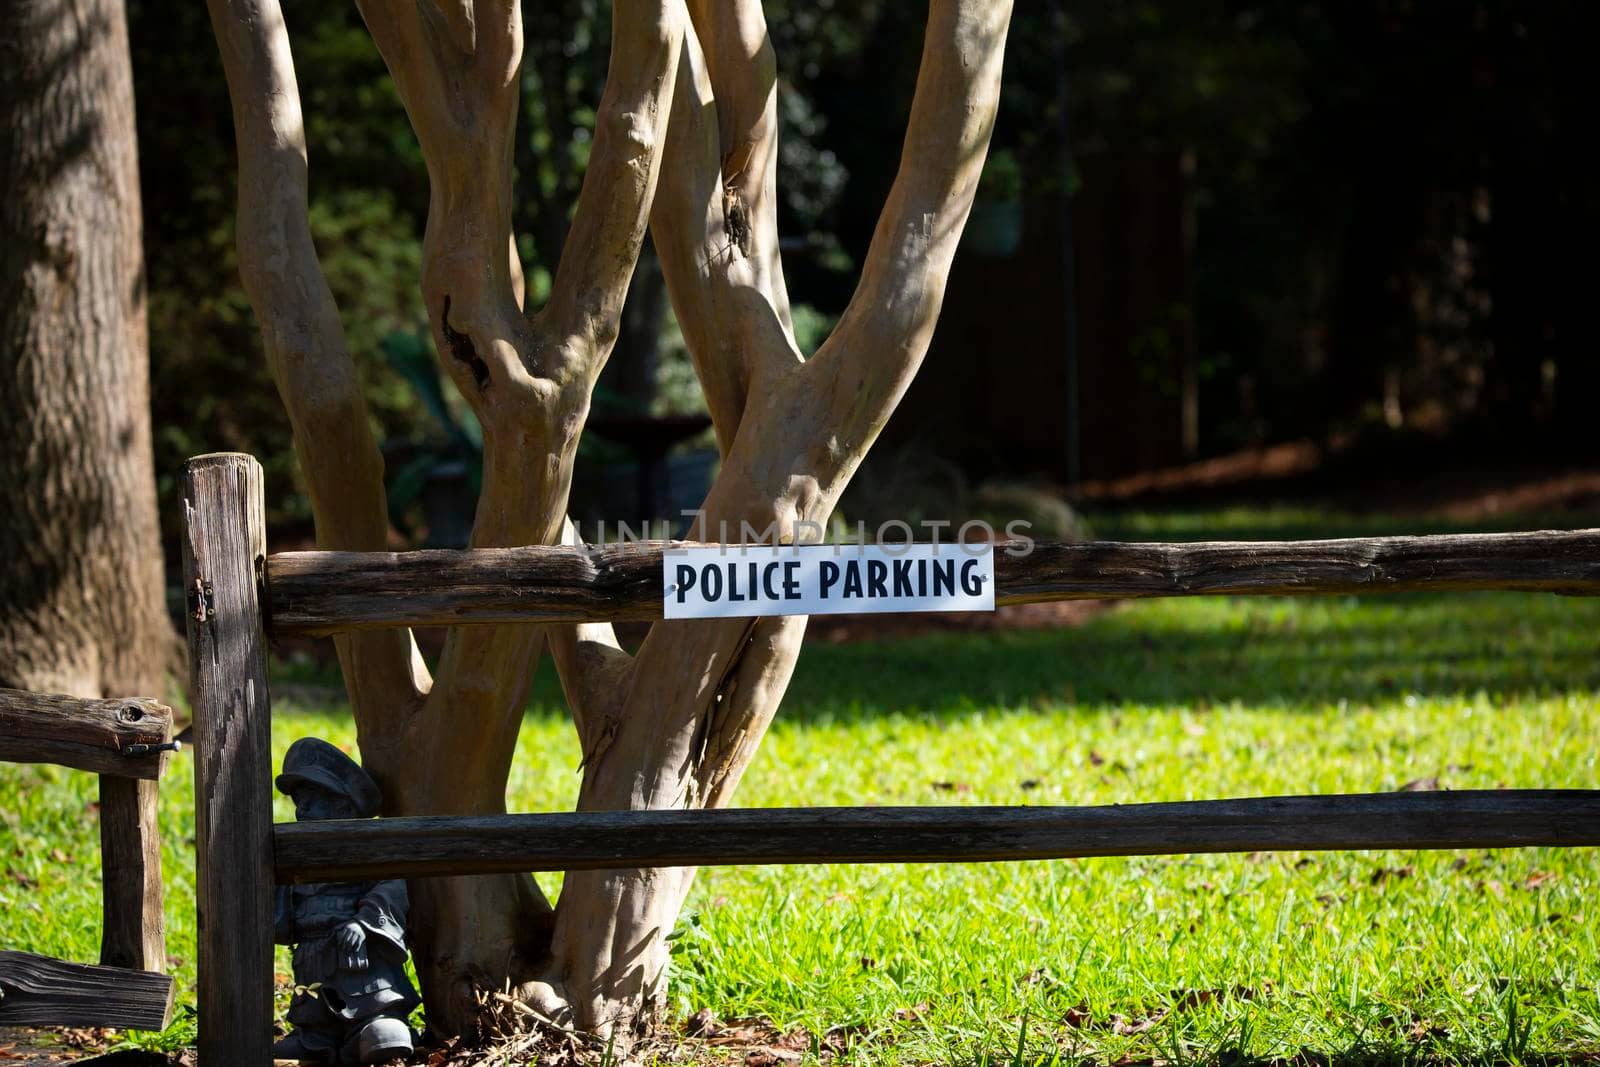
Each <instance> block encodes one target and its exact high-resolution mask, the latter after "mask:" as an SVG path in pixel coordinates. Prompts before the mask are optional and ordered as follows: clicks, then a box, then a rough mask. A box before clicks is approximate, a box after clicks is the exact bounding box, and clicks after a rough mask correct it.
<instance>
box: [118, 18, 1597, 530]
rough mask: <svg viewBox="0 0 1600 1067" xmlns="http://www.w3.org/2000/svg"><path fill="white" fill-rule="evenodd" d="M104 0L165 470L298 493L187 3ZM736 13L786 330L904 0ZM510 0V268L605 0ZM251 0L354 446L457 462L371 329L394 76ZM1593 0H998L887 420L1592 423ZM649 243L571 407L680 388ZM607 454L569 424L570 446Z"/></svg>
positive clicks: (352, 26) (314, 22)
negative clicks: (960, 210)
mask: <svg viewBox="0 0 1600 1067" xmlns="http://www.w3.org/2000/svg"><path fill="white" fill-rule="evenodd" d="M129 10H130V21H131V28H132V34H133V49H134V57H133V58H134V70H135V77H136V95H137V102H138V109H139V127H140V128H139V137H140V155H141V166H142V173H143V181H144V202H145V211H146V241H147V246H148V247H147V261H148V264H149V272H150V305H151V345H152V368H153V372H152V373H153V375H154V396H155V412H154V422H155V427H156V441H157V469H158V471H160V472H161V489H162V493H163V499H164V501H165V502H167V503H168V504H170V498H171V493H172V487H173V483H174V479H175V476H176V473H177V471H178V470H179V468H180V466H181V464H182V461H183V460H184V458H186V457H187V456H188V455H191V454H194V453H197V452H201V451H210V450H217V449H240V450H246V451H250V452H253V453H255V454H256V455H257V456H259V457H261V458H262V460H263V462H264V463H265V464H266V467H267V471H268V477H269V488H268V499H269V501H271V502H272V504H273V508H274V512H275V514H274V518H275V520H276V521H277V522H278V524H279V525H280V526H301V527H303V526H304V525H305V521H306V509H305V505H304V503H303V500H302V499H301V498H300V497H299V496H297V495H296V493H295V489H294V475H293V458H292V454H291V451H290V448H289V438H288V428H287V424H286V421H285V419H284V417H283V415H282V413H281V410H280V408H279V406H278V404H277V400H276V397H275V396H274V394H273V391H272V387H271V383H270V381H269V379H268V376H267V373H266V370H265V367H264V364H263V361H262V359H261V358H260V354H259V340H258V337H257V333H256V329H255V325H254V323H253V321H252V317H251V314H250V311H249V307H248V304H247V302H246V301H245V299H244V297H243V294H242V292H241V290H240V287H239V284H238V280H237V270H236V263H235V259H234V251H233V232H232V213H233V210H234V207H233V200H234V150H233V139H232V130H231V117H230V112H229V107H228V102H227V94H226V89H225V86H224V83H223V79H222V73H221V68H220V64H219V63H218V61H217V59H216V50H215V46H214V43H213V41H212V39H211V31H210V26H209V23H208V22H207V19H206V16H205V13H204V10H203V8H201V7H196V6H193V5H171V4H156V3H152V2H150V0H130V3H129ZM767 13H768V19H769V22H770V24H771V32H772V35H773V42H774V45H775V48H776V50H777V54H778V57H779V63H780V78H781V84H780V90H781V96H780V101H781V102H780V115H781V120H782V127H783V140H782V154H781V157H780V161H781V163H780V165H781V173H780V176H779V186H780V190H781V191H782V195H783V200H782V220H781V224H782V232H783V234H784V238H785V249H786V263H787V269H788V274H789V279H790V284H791V289H792V292H793V295H794V299H795V302H796V304H797V305H800V307H799V311H798V319H799V323H800V327H801V329H800V333H801V335H802V336H801V340H802V344H803V345H805V346H811V345H814V344H815V343H817V342H818V341H819V340H820V339H821V338H822V337H823V336H824V335H825V334H826V331H827V329H828V327H829V325H830V324H831V322H832V320H833V318H834V317H835V316H837V314H838V313H839V312H840V310H842V308H843V306H844V304H845V302H846V301H847V300H848V299H849V296H850V293H851V291H852V288H853V284H854V277H855V272H856V269H857V266H858V265H859V263H860V262H861V260H862V258H863V256H864V253H865V249H866V245H867V242H868V240H869V239H870V236H871V232H872V226H873V223H874V221H875V217H876V213H877V210H878V208H879V206H880V204H881V203H882V198H883V195H884V193H885V191H886V190H887V188H888V185H889V183H890V181H891V180H892V178H893V175H894V171H895V168H896V167H897V166H898V163H899V159H898V154H899V146H900V139H901V134H902V131H903V128H904V121H905V116H906V112H907V110H908V108H909V105H910V98H911V91H912V87H913V82H914V77H915V70H916V64H917V59H918V54H919V50H920V46H921V28H922V20H923V18H924V16H925V6H924V5H922V4H915V3H909V2H902V0H860V2H853V3H842V2H837V0H834V2H829V0H772V2H769V3H768V4H767ZM524 14H525V19H526V24H527V40H528V45H527V56H526V60H525V63H524V73H523V86H524V92H523V106H522V111H521V122H522V126H521V136H520V138H519V143H518V146H517V154H516V166H517V170H518V176H517V181H518V186H517V188H518V196H519V199H518V200H517V203H516V217H515V224H516V227H517V232H518V235H519V242H520V244H521V247H522V252H523V255H524V258H525V260H526V261H527V263H528V266H529V278H530V291H531V294H532V296H533V298H534V299H539V298H542V295H543V293H544V292H545V291H546V289H547V287H548V284H549V276H550V271H551V270H552V269H553V268H554V266H555V263H556V260H557V258H558V256H559V249H560V246H561V243H562V240H563V238H564V235H565V230H566V224H567V220H568V215H569V211H570V207H571V203H572V200H573V197H574V196H575V193H576V190H577V187H578V182H579V180H580V179H581V175H582V171H583V165H584V162H585V159H586V156H587V151H588V144H589V132H590V128H591V125H592V120H593V108H594V106H595V103H596V102H597V101H598V99H599V94H600V90H601V87H602V84H603V81H604V74H605V66H606V58H607V57H606V51H607V48H606V41H607V36H608V19H609V14H608V5H605V4H603V3H602V2H600V0H549V2H545V3H539V4H528V5H526V6H525V12H524ZM286 16H287V18H288V21H289V24H290V27H291V32H292V36H293V40H294V48H295V55H296V60H297V67H298V72H299V77H300V86H301V92H302V96H303V100H304V104H305V114H306V123H307V134H308V141H309V144H310V154H311V175H312V203H311V216H312V224H313V231H314V233H315V236H316V240H317V245H318V248H319V250H320V252H321V254H322V256H323V260H324V265H325V268H326V271H327V274H328V278H329V282H330V284H331V286H332V288H333V291H334V295H335V297H336V299H337V301H338V303H339V306H340V308H341V310H342V312H343V316H344V322H345V329H346V333H347V337H348V339H349V343H350V347H351V350H352V352H353V353H354V355H355V358H356V360H357V361H358V363H359V364H360V365H361V366H362V368H363V369H364V372H365V374H366V381H367V383H368V384H367V388H368V394H369V400H370V403H371V408H372V417H373V419H374V420H375V422H376V424H377V430H378V433H379V437H380V440H381V441H383V442H385V449H386V452H387V453H388V454H389V456H390V474H391V479H393V478H394V477H395V476H396V472H397V471H401V470H405V469H408V468H407V464H408V463H410V462H411V461H412V460H414V459H415V458H416V457H417V456H418V455H429V456H431V455H432V453H430V452H428V451H427V450H429V449H433V450H435V451H438V452H439V453H440V454H448V453H450V451H451V449H456V450H457V451H458V452H460V451H462V450H463V449H465V452H464V453H463V455H464V456H465V461H466V462H467V463H468V464H469V465H470V462H471V454H470V448H468V447H467V446H465V445H462V444H461V442H462V441H463V440H467V441H470V439H471V436H472V435H471V432H470V429H471V428H470V426H466V425H465V423H466V416H465V413H464V412H463V411H462V410H461V408H460V405H459V404H458V403H454V402H453V400H452V399H451V398H450V397H449V395H448V391H446V393H445V394H444V402H443V403H444V410H445V411H446V412H447V414H448V418H449V419H450V420H455V421H456V422H457V423H458V425H457V426H455V427H454V428H452V427H450V426H447V425H445V420H442V419H441V418H440V415H439V408H438V405H437V404H435V405H434V406H433V407H430V406H429V404H428V403H427V399H426V392H427V389H426V388H421V389H419V387H418V384H417V382H416V380H415V377H416V376H415V374H413V375H412V378H410V379H408V377H407V376H406V375H405V374H403V373H401V371H400V370H399V369H397V367H396V365H395V362H394V361H393V360H392V359H390V358H388V357H386V356H385V355H384V354H383V347H382V342H383V341H384V339H385V338H386V337H390V336H391V335H392V334H394V333H396V332H397V331H404V332H417V333H419V334H420V335H421V336H423V337H425V336H426V330H425V317H424V312H423V308H422V307H421V303H420V298H419V295H418V289H417V267H418V262H419V258H420V239H421V233H422V227H423V223H424V215H425V212H426V204H427V180H426V174H425V173H424V169H423V166H422V162H421V157H420V154H419V152H418V150H417V147H416V144H415V141H414V139H413V137H412V135H411V133H410V130H409V127H408V125H407V123H406V120H405V116H404V113H403V111H402V110H401V108H400V106H399V102H398V99H397V97H396V95H395V92H394V90H393V88H392V86H391V85H390V83H389V81H388V78H387V75H386V73H385V71H384V68H383V64H382V61H381V59H380V58H379V56H378V55H377V52H376V50H375V49H374V48H373V46H372V44H371V42H370V40H369V39H368V38H367V36H366V33H365V31H364V29H363V28H362V26H361V24H360V19H359V16H358V15H357V14H356V12H355V10H354V8H353V6H349V5H332V6H329V5H321V4H313V3H307V2H305V0H289V2H288V3H287V4H286ZM1597 23H1600V16H1597V15H1596V14H1595V13H1594V9H1593V8H1592V7H1591V6H1590V5H1585V4H1581V3H1576V2H1571V3H1562V2H1556V0H1552V2H1549V3H1538V4H1531V3H1525V4H1519V3H1514V2H1511V0H1475V2H1470V3H1469V2H1449V0H1438V2H1427V0H1410V2H1402V0H1341V2H1339V3H1320V4H1317V3H1305V2H1294V0H1257V2H1250V3H1242V2H1225V0H1149V2H1135V3H1120V2H1119V3H1110V2H1090V3H1079V4H1073V5H1070V7H1069V6H1067V5H1063V4H1061V3H1058V2H1057V0H1021V2H1020V3H1019V4H1018V6H1017V11H1016V16H1015V22H1014V25H1013V31H1012V36H1011V43H1010V46H1009V49H1008V57H1007V81H1006V88H1005V94H1004V99H1003V106H1002V112H1001V116H1000V120H999V126H998V128H997V131H996V136H995V146H994V151H993V153H992V155H991V161H990V165H989V167H988V169H987V171H986V173H985V179H984V185H983V189H982V191H981V193H980V198H979V204H978V207H977V208H976V209H975V213H974V219H973V224H972V227H971V231H972V233H971V239H970V240H969V241H968V243H967V245H966V246H964V248H963V251H962V253H961V255H960V257H959V258H958V263H957V269H956V274H955V276H954V278H953V280H952V286H951V292H950V296H949V299H948V300H947V304H946V310H945V316H944V319H943V320H942V322H941V327H940V335H939V339H938V340H937V341H936V344H935V348H934V351H933V353H932V355H931V356H930V361H929V364H928V366H927V368H926V369H925V371H924V375H923V379H921V380H919V382H918V383H917V385H916V386H914V388H913V390H912V392H911V394H910V395H909V396H908V398H907V401H906V407H905V409H904V410H903V411H902V413H901V415H900V416H899V417H898V418H897V419H896V422H895V425H894V428H893V432H892V433H891V435H890V439H889V440H888V441H886V443H885V448H886V454H890V455H892V454H894V452H893V450H894V449H895V448H896V447H897V446H899V447H901V448H902V450H904V449H909V448H916V449H917V450H919V451H922V452H927V451H930V450H931V451H932V452H934V453H943V455H942V456H941V457H940V458H941V459H942V460H947V461H948V463H949V464H950V465H951V466H952V467H953V468H955V469H958V470H963V471H966V472H967V473H968V474H969V475H971V476H973V477H977V476H979V475H982V474H988V473H1001V474H1006V475H1011V476H1017V477H1028V478H1033V479H1038V480H1043V481H1047V482H1050V483H1053V484H1057V485H1060V486H1062V487H1063V488H1065V489H1068V490H1071V489H1073V488H1074V486H1075V485H1076V484H1077V483H1078V481H1079V480H1080V479H1083V480H1086V481H1088V482H1090V483H1092V482H1093V481H1094V480H1095V479H1102V480H1103V479H1106V478H1113V477H1116V476H1121V475H1126V474H1130V473H1135V472H1137V471H1139V470H1145V469H1149V468H1153V467H1161V466H1170V465H1173V464H1177V463H1182V462H1185V461H1187V460H1190V459H1194V458H1197V457H1206V456H1218V455H1223V454H1227V453H1231V452H1235V451H1237V450H1239V449H1247V448H1253V447H1259V446H1263V445H1270V444H1272V443H1275V442H1282V441H1290V440H1297V439H1311V440H1314V441H1317V442H1319V443H1324V444H1326V443H1327V442H1340V443H1341V446H1346V445H1348V444H1349V443H1350V442H1361V441H1374V440H1376V441H1382V442H1385V447H1391V446H1392V445H1393V444H1394V443H1395V442H1397V441H1398V442H1409V443H1411V444H1416V445H1417V448H1416V449H1412V451H1416V452H1417V453H1418V454H1421V455H1426V456H1430V457H1434V459H1433V460H1430V462H1432V461H1436V460H1437V457H1438V456H1439V455H1440V454H1441V449H1443V450H1445V451H1446V452H1448V453H1450V454H1458V455H1465V456H1469V457H1470V456H1476V455H1487V454H1493V455H1495V456H1499V457H1504V456H1515V457H1517V458H1518V459H1525V460H1527V461H1529V462H1543V463H1561V462H1566V461H1569V460H1571V459H1572V458H1573V457H1574V456H1575V455H1576V454H1578V453H1579V452H1580V451H1586V450H1590V449H1592V444H1591V443H1590V442H1591V440H1592V437H1593V435H1592V434H1591V433H1589V432H1587V431H1588V427H1587V426H1586V424H1585V423H1586V419H1587V411H1586V407H1587V405H1588V403H1589V402H1590V400H1591V398H1592V397H1593V396H1594V395H1595V388H1596V385H1597V384H1600V370H1597V362H1596V359H1595V355H1594V353H1593V351H1592V348H1593V345H1592V342H1590V341H1589V340H1588V338H1587V336H1586V331H1585V330H1584V327H1585V326H1586V325H1587V323H1586V321H1585V320H1586V317H1587V315H1586V313H1587V309H1588V303H1587V299H1586V298H1587V297H1588V296H1589V294H1588V293H1587V291H1586V290H1587V288H1588V283H1589V282H1590V281H1591V280H1592V279H1593V277H1594V275H1595V271H1594V269H1593V267H1592V266H1591V262H1590V261H1591V258H1592V251H1591V250H1592V249H1593V248H1594V247H1595V238H1596V237H1597V236H1600V233H1597V229H1600V226H1597V222H1600V219H1597V203H1600V200H1597V197H1596V194H1595V193H1594V191H1593V187H1594V183H1593V181H1592V180H1591V179H1590V177H1589V173H1588V170H1587V167H1586V166H1585V163H1586V147H1587V134H1586V127H1587V125H1588V123H1587V122H1585V120H1586V119H1587V118H1588V116H1587V115H1586V112H1587V110H1588V108H1589V102H1590V99H1591V98H1592V96H1593V93H1592V91H1591V90H1590V88H1589V81H1590V78H1589V73H1590V72H1589V70H1588V68H1587V65H1586V62H1585V60H1586V57H1585V55H1584V54H1583V53H1584V52H1585V51H1586V50H1587V48H1588V47H1590V44H1589V42H1590V41H1591V40H1592V38H1593V31H1594V29H1595V28H1596V24H1597ZM648 269H649V268H648V262H647V264H646V267H645V268H643V269H642V271H641V275H640V277H639V278H638V279H636V284H635V294H634V299H635V300H636V301H637V302H638V303H639V305H640V306H639V308H638V309H637V314H636V315H635V316H634V320H633V324H632V326H631V327H629V328H625V330H624V338H623V342H622V344H621V345H620V346H619V351H618V353H617V355H616V357H614V359H613V364H612V365H611V366H610V367H608V369H607V372H606V375H605V378H604V379H603V380H602V388H601V391H600V394H599V397H598V398H597V404H596V409H597V411H605V410H625V411H642V412H654V413H658V414H659V413H665V412H679V411H692V410H694V409H695V407H696V404H697V392H696V389H695V387H694V385H693V382H692V375H690V374H689V373H688V371H687V368H686V363H685V360H684V358H683V353H682V352H681V341H680V340H679V339H678V337H677V333H676V329H675V325H674V324H673V322H672V320H671V314H670V309H667V310H660V309H659V305H660V303H661V301H660V300H659V279H658V278H655V279H652V278H649V277H647V276H646V272H647V271H648ZM652 294H653V296H654V304H652V303H651V302H650V301H651V298H652ZM630 310H631V311H632V310H635V309H630ZM934 426H936V427H939V429H938V430H937V432H929V427H934ZM463 427H465V428H464V429H463ZM951 427H958V428H959V429H958V432H952V431H951V429H950V428H951ZM452 442H453V443H452ZM693 445H694V442H691V443H690V447H692V446H693ZM625 459H626V456H625V454H624V453H623V452H620V451H618V450H617V449H616V448H615V447H612V446H608V445H607V444H606V443H605V442H604V441H603V440H596V441H595V442H594V443H593V444H591V445H586V450H585V453H584V454H583V456H582V457H580V462H581V463H585V464H587V465H588V466H589V467H591V468H603V467H605V466H606V465H607V464H616V463H620V462H623V461H624V460H625ZM430 462H431V460H430ZM596 486H598V483H597V482H593V481H584V482H580V486H579V491H580V494H581V493H584V492H589V491H590V490H591V489H592V490H593V491H594V492H600V491H601V489H600V488H596ZM164 513H165V514H166V516H167V518H168V519H169V520H170V519H171V517H172V509H171V507H170V506H166V507H164ZM404 525H405V524H404V523H402V526H404Z"/></svg>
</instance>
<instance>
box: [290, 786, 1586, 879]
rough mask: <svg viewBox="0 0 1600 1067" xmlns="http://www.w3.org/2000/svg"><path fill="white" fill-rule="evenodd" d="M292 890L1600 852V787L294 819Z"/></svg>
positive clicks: (291, 841) (292, 830)
mask: <svg viewBox="0 0 1600 1067" xmlns="http://www.w3.org/2000/svg"><path fill="white" fill-rule="evenodd" d="M273 839H274V871H275V876H276V879H277V881H278V882H280V883H291V882H327V881H340V880H355V879H371V878H405V877H413V878H415V877H423V876H429V875H459V874H489V873H494V872H504V871H559V870H566V871H574V870H594V869H606V868H614V867H706V866H733V865H740V864H759V863H884V862H916V863H927V862H978V861H991V860H1034V859H1064V858H1067V857H1074V856H1149V855H1164V854H1174V853H1200V852H1278V851H1329V850H1351V849H1457V848H1518V847H1525V846H1538V845H1549V846H1583V845H1586V846H1593V845H1600V790H1588V789H1489V790H1461V791H1448V792H1430V793H1357V794H1340V795H1324V796H1291V797H1255V798H1249V799H1242V800H1195V801H1180V802H1171V803H1156V804H1116V805H1108V806H1103V807H1039V806H1034V807H936V808H928V807H867V808H720V809H713V810H705V811H618V812H552V813H546V814H533V815H478V816H417V817H406V818H395V819H367V820H341V821H327V822H305V823H281V824H278V825H276V826H274V827H273Z"/></svg>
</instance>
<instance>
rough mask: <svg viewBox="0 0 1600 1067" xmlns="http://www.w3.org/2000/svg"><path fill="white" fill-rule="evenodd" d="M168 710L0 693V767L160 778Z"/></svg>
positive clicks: (150, 704)
mask: <svg viewBox="0 0 1600 1067" xmlns="http://www.w3.org/2000/svg"><path fill="white" fill-rule="evenodd" d="M171 740H172V709H171V708H169V707H167V706H166V705H164V704H159V703H157V702H156V701H154V700H83V699H79V698H78V697H69V696H55V695H52V694H46V693H30V692H25V691H23V690H20V689H0V762H5V763H54V764H57V765H59V766H62V767H71V768H73V769H75V770H80V771H93V772H94V773H96V774H108V775H114V776H116V777H120V778H144V779H150V780H154V779H156V778H159V777H161V772H162V771H163V770H164V769H165V766H166V763H165V761H166V759H167V747H168V745H169V743H170V742H171Z"/></svg>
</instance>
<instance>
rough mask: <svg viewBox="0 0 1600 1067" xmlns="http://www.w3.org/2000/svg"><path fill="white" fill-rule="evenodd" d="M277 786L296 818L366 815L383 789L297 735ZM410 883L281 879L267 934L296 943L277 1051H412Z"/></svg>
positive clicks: (391, 1054) (350, 1058) (382, 1056)
mask: <svg viewBox="0 0 1600 1067" xmlns="http://www.w3.org/2000/svg"><path fill="white" fill-rule="evenodd" d="M277 785H278V789H279V791H280V792H283V793H285V794H287V795H288V796H289V797H290V798H292V799H293V800H294V814H295V818H297V819H370V818H372V817H373V816H374V815H376V814H378V809H379V807H380V806H381V804H382V801H383V795H382V794H381V793H380V792H379V791H378V784H377V783H376V782H374V781H373V780H372V778H371V776H370V775H368V774H367V772H366V771H364V770H362V769H361V765H360V764H358V763H356V761H355V760H353V759H351V758H350V757H349V756H347V755H345V754H344V753H343V752H341V751H339V750H338V749H337V748H335V747H334V746H332V745H330V744H328V743H327V742H326V741H321V740H318V739H317V738H314V737H302V738H301V739H300V740H298V741H296V742H295V743H294V744H293V745H290V746H289V752H288V754H287V755H286V756H284V758H283V773H282V774H280V775H278V780H277ZM406 907H407V901H406V884H405V882H404V881H401V880H398V879H396V880H392V881H387V882H329V883H326V884H322V885H293V886H279V887H278V889H277V898H276V901H275V907H274V917H273V923H274V926H273V940H274V941H276V942H277V943H278V944H280V945H293V946H294V983H295V993H294V999H293V1000H291V1001H290V1002H289V1023H290V1024H291V1025H292V1026H293V1027H294V1029H293V1030H292V1031H291V1032H290V1034H289V1036H288V1037H285V1038H283V1039H282V1040H280V1041H278V1042H277V1043H276V1044H275V1045H273V1047H272V1054H273V1056H274V1057H276V1058H278V1059H283V1060H300V1061H301V1062H302V1063H326V1064H349V1063H362V1064H367V1063H387V1062H389V1061H391V1060H398V1059H402V1058H404V1057H405V1056H406V1055H408V1054H409V1053H410V1052H411V1050H412V1033H411V1027H410V1026H409V1025H408V1024H407V1022H406V1018H407V1017H408V1016H409V1015H410V1014H411V1010H412V1009H413V1008H415V1007H416V1006H417V1003H418V999H419V998H418V997H417V992H416V990H415V989H413V988H412V986H411V981H410V979H408V978H407V977H406V972H405V964H406V938H405V926H406Z"/></svg>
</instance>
